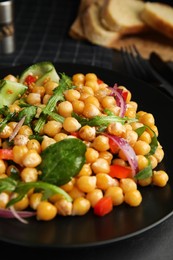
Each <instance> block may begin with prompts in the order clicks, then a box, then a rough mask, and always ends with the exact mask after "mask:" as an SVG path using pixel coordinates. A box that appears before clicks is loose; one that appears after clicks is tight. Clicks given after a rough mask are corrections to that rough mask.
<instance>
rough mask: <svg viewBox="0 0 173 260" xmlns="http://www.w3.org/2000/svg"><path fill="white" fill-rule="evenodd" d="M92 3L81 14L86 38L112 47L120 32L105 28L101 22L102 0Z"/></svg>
mask: <svg viewBox="0 0 173 260" xmlns="http://www.w3.org/2000/svg"><path fill="white" fill-rule="evenodd" d="M102 1H103V0H99V4H98V3H97V2H95V3H93V4H91V5H90V6H89V7H88V8H87V9H86V10H85V12H84V13H83V15H82V16H81V20H82V26H83V32H84V35H85V38H86V39H87V40H88V41H90V42H91V43H94V44H98V45H101V46H105V47H111V45H112V43H113V42H114V41H115V40H117V39H118V38H119V37H120V34H119V33H118V32H111V31H109V30H107V29H105V28H104V27H103V26H102V24H101V22H100V16H99V15H100V9H101V7H102V5H101V2H102Z"/></svg>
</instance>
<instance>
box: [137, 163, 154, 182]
mask: <svg viewBox="0 0 173 260" xmlns="http://www.w3.org/2000/svg"><path fill="white" fill-rule="evenodd" d="M152 174H153V172H152V166H151V164H149V165H148V166H147V167H146V168H144V169H143V170H141V171H140V172H138V173H137V174H136V175H135V179H136V180H143V179H146V178H149V177H151V176H152Z"/></svg>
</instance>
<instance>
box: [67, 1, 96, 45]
mask: <svg viewBox="0 0 173 260" xmlns="http://www.w3.org/2000/svg"><path fill="white" fill-rule="evenodd" d="M99 1H100V0H81V1H80V4H79V8H78V13H77V16H76V18H75V20H74V22H73V23H72V25H71V26H70V29H69V35H70V36H71V37H72V38H74V39H77V40H84V39H85V36H84V32H83V28H82V24H81V19H80V18H81V17H82V15H83V13H84V12H85V10H86V9H87V8H88V7H89V6H90V5H91V4H93V3H97V4H99Z"/></svg>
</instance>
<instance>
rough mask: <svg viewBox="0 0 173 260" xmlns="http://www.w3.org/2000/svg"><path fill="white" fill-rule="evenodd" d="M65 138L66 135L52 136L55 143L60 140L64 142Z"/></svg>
mask: <svg viewBox="0 0 173 260" xmlns="http://www.w3.org/2000/svg"><path fill="white" fill-rule="evenodd" d="M65 138H67V134H65V133H57V134H56V135H55V136H54V139H55V141H56V142H59V141H61V140H64V139H65Z"/></svg>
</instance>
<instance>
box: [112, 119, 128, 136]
mask: <svg viewBox="0 0 173 260" xmlns="http://www.w3.org/2000/svg"><path fill="white" fill-rule="evenodd" d="M108 132H109V133H110V134H112V135H117V136H120V137H121V136H122V135H123V133H124V132H125V127H124V126H123V125H122V124H121V123H119V122H115V123H111V124H109V125H108Z"/></svg>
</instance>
